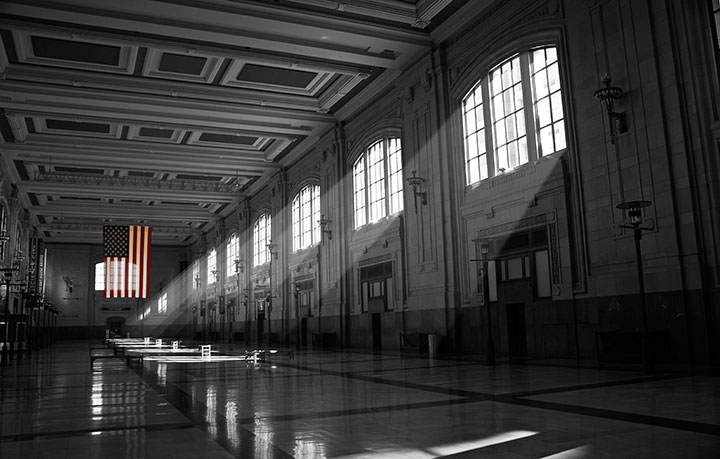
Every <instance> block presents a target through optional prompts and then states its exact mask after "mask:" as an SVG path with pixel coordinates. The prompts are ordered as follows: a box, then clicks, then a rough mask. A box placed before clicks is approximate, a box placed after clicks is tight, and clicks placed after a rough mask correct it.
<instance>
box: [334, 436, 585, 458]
mask: <svg viewBox="0 0 720 459" xmlns="http://www.w3.org/2000/svg"><path fill="white" fill-rule="evenodd" d="M537 434H538V432H532V431H529V430H513V431H510V432H503V433H501V434H497V435H493V436H490V437H485V438H480V439H478V440H472V441H463V442H458V443H451V444H447V445H440V446H431V447H429V448H424V449H419V448H407V449H392V450H382V451H367V452H364V453H360V454H352V455H350V456H342V458H336V459H353V458H355V459H359V458H361V457H362V458H374V459H380V458H388V459H389V458H392V459H402V458H408V459H410V458H412V459H430V458H435V457H442V456H449V455H452V454H460V453H464V452H466V451H471V450H476V449H480V448H486V447H488V446H492V445H497V444H500V443H505V442H509V441H513V440H519V439H521V438H526V437H532V436H533V435H537ZM568 457H571V456H568Z"/></svg>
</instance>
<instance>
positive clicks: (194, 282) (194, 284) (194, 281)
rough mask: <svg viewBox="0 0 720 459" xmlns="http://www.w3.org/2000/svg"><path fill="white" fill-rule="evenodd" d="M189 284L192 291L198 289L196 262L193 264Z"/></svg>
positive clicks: (197, 267)
mask: <svg viewBox="0 0 720 459" xmlns="http://www.w3.org/2000/svg"><path fill="white" fill-rule="evenodd" d="M191 282H192V288H193V290H197V289H199V288H200V262H199V261H198V260H195V261H194V262H193V266H192V280H191Z"/></svg>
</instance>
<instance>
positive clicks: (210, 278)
mask: <svg viewBox="0 0 720 459" xmlns="http://www.w3.org/2000/svg"><path fill="white" fill-rule="evenodd" d="M216 274H218V273H217V251H216V250H215V247H213V248H212V249H210V252H209V253H208V257H207V283H208V285H210V284H214V283H215V275H216Z"/></svg>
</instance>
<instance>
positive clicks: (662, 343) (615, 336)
mask: <svg viewBox="0 0 720 459" xmlns="http://www.w3.org/2000/svg"><path fill="white" fill-rule="evenodd" d="M648 335H649V338H650V347H651V352H652V359H653V360H654V361H656V362H666V361H668V360H669V359H670V353H671V345H672V338H671V337H670V331H669V330H667V329H665V330H651V331H649V332H648ZM596 341H597V352H598V360H599V361H606V362H623V363H627V362H636V361H638V360H639V359H640V357H641V356H640V353H641V352H640V351H641V348H642V333H641V332H640V331H636V330H606V331H598V332H597V334H596Z"/></svg>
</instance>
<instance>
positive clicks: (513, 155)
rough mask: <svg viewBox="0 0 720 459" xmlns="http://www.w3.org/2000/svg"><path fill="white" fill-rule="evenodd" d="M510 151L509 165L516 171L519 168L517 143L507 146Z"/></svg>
mask: <svg viewBox="0 0 720 459" xmlns="http://www.w3.org/2000/svg"><path fill="white" fill-rule="evenodd" d="M507 151H508V164H509V165H510V168H511V169H514V168H516V167H518V164H519V162H518V151H517V142H512V143H509V144H508V146H507Z"/></svg>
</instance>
